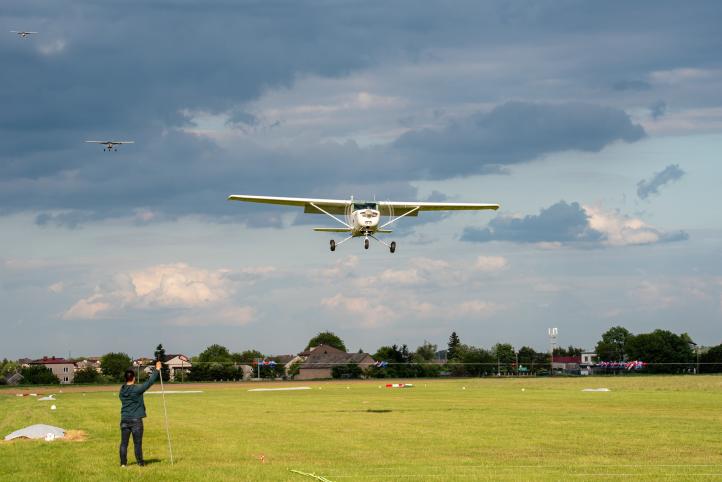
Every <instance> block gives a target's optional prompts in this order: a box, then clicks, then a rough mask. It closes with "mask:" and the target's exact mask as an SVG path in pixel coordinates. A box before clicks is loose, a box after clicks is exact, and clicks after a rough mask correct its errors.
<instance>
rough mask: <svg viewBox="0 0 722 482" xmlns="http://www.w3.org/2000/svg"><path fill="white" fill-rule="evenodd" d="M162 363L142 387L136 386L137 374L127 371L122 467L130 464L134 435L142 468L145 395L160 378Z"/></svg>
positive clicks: (122, 416) (123, 389) (122, 399)
mask: <svg viewBox="0 0 722 482" xmlns="http://www.w3.org/2000/svg"><path fill="white" fill-rule="evenodd" d="M160 368H161V363H160V361H157V362H155V370H154V371H153V372H152V373H151V375H150V377H148V380H146V381H145V383H143V384H142V385H136V384H135V372H133V370H126V371H125V383H124V384H123V385H122V386H121V387H120V393H119V394H118V397H119V398H120V403H121V404H122V405H121V407H120V466H121V467H125V466H126V465H127V463H128V442H129V440H130V436H131V435H133V448H134V449H135V460H136V462H137V463H138V465H139V466H140V467H143V466H144V465H145V461H144V460H143V419H144V418H145V401H144V400H143V393H144V392H145V391H146V390H148V389H149V388H150V386H151V385H153V384H154V383H155V382H156V381H157V380H158V378H159V376H160Z"/></svg>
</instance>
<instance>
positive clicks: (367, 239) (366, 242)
mask: <svg viewBox="0 0 722 482" xmlns="http://www.w3.org/2000/svg"><path fill="white" fill-rule="evenodd" d="M364 249H369V238H366V239H364Z"/></svg>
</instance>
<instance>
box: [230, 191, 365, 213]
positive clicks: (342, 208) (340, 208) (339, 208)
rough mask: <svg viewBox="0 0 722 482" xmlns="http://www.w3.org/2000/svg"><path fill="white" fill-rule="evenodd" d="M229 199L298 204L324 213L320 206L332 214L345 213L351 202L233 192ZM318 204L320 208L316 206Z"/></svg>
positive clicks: (306, 208)
mask: <svg viewBox="0 0 722 482" xmlns="http://www.w3.org/2000/svg"><path fill="white" fill-rule="evenodd" d="M228 200H229V201H244V202H249V203H263V204H280V205H282V206H298V207H302V208H303V212H304V213H311V214H323V212H322V211H320V210H319V209H318V208H320V209H323V210H324V211H326V212H327V213H330V214H345V213H346V209H347V208H348V206H349V205H350V204H351V201H350V200H348V199H314V198H306V197H275V196H247V195H245V194H233V195H231V196H228ZM314 205H315V206H318V208H316V207H314Z"/></svg>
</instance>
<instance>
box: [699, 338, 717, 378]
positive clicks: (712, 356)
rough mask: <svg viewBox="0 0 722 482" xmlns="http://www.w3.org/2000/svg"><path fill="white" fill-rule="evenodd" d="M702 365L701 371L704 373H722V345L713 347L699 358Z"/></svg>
mask: <svg viewBox="0 0 722 482" xmlns="http://www.w3.org/2000/svg"><path fill="white" fill-rule="evenodd" d="M699 361H700V362H701V365H700V367H699V371H700V372H702V373H720V372H722V345H717V346H713V347H712V348H710V349H709V350H707V351H706V352H705V353H702V355H701V356H700V357H699Z"/></svg>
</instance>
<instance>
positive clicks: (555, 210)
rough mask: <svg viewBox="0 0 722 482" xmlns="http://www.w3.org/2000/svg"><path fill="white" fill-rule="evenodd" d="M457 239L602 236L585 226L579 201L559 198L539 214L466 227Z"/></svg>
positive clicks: (537, 240)
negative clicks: (479, 226)
mask: <svg viewBox="0 0 722 482" xmlns="http://www.w3.org/2000/svg"><path fill="white" fill-rule="evenodd" d="M461 239H462V240H464V241H474V242H478V243H484V242H488V241H514V242H517V243H541V242H562V243H570V242H572V243H576V242H597V241H600V240H602V239H604V235H603V234H602V233H601V232H599V231H596V230H594V229H592V228H591V227H590V226H589V216H588V215H587V213H586V212H585V211H584V209H582V207H581V206H580V205H579V203H576V202H573V203H566V202H565V201H559V202H558V203H556V204H553V205H551V206H549V207H548V208H544V209H542V210H541V211H540V212H539V214H530V215H527V216H524V217H523V218H512V217H507V216H497V217H496V218H494V219H492V220H491V221H490V222H489V226H488V227H486V228H480V229H477V228H466V229H465V230H464V233H463V235H462V236H461Z"/></svg>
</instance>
